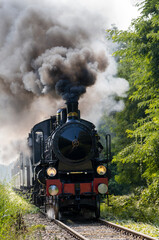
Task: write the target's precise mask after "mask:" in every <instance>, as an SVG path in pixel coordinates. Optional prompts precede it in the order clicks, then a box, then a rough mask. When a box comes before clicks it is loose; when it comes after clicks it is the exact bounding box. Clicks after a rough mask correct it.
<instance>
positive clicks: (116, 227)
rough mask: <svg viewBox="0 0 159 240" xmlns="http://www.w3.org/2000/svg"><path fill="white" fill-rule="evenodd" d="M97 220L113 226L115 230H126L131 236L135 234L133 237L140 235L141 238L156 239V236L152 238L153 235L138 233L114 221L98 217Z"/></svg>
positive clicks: (146, 239)
mask: <svg viewBox="0 0 159 240" xmlns="http://www.w3.org/2000/svg"><path fill="white" fill-rule="evenodd" d="M98 221H99V222H100V223H103V224H105V225H107V226H109V227H111V228H114V229H117V230H120V231H123V232H126V233H128V234H130V235H133V236H135V237H140V238H141V239H143V240H157V238H154V237H151V236H148V235H146V234H143V233H140V232H137V231H134V230H131V229H129V228H126V227H123V226H120V225H118V224H115V223H112V222H108V221H106V220H103V219H98Z"/></svg>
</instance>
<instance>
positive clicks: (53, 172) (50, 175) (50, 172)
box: [46, 167, 57, 177]
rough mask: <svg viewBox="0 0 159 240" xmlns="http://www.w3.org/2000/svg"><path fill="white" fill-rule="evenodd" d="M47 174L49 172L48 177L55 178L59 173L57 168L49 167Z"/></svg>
mask: <svg viewBox="0 0 159 240" xmlns="http://www.w3.org/2000/svg"><path fill="white" fill-rule="evenodd" d="M46 172H47V175H48V176H49V177H54V176H55V175H56V173H57V170H56V168H53V167H49V168H48V169H47V170H46Z"/></svg>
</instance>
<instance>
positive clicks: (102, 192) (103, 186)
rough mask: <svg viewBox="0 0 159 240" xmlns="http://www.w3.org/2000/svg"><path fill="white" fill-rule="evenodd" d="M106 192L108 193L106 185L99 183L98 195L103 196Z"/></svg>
mask: <svg viewBox="0 0 159 240" xmlns="http://www.w3.org/2000/svg"><path fill="white" fill-rule="evenodd" d="M107 191H108V187H107V185H106V184H104V183H100V184H99V185H98V192H99V193H100V194H105V193H106V192H107Z"/></svg>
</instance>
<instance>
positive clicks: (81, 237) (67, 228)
mask: <svg viewBox="0 0 159 240" xmlns="http://www.w3.org/2000/svg"><path fill="white" fill-rule="evenodd" d="M40 213H41V214H43V215H44V216H45V217H47V214H46V213H45V212H44V211H42V210H40ZM51 221H53V222H54V223H55V224H57V225H58V226H59V227H61V228H63V229H64V230H66V231H67V232H68V233H69V234H70V235H72V236H73V237H75V238H77V239H79V240H89V239H88V238H85V237H84V236H82V235H81V234H79V233H78V232H76V231H74V230H73V229H72V228H70V227H68V226H67V225H66V224H64V223H63V222H61V221H59V220H57V219H52V220H51Z"/></svg>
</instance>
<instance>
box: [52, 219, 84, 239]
mask: <svg viewBox="0 0 159 240" xmlns="http://www.w3.org/2000/svg"><path fill="white" fill-rule="evenodd" d="M53 222H54V223H56V224H57V225H58V226H60V227H62V228H63V229H65V230H66V231H67V232H69V233H70V234H71V235H72V236H73V237H75V238H77V239H79V240H88V238H85V237H84V236H82V235H81V234H79V233H78V232H76V231H75V230H73V229H72V228H70V227H68V226H67V225H66V224H64V223H63V222H61V221H59V220H56V219H54V220H53Z"/></svg>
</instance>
